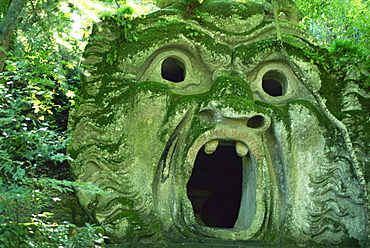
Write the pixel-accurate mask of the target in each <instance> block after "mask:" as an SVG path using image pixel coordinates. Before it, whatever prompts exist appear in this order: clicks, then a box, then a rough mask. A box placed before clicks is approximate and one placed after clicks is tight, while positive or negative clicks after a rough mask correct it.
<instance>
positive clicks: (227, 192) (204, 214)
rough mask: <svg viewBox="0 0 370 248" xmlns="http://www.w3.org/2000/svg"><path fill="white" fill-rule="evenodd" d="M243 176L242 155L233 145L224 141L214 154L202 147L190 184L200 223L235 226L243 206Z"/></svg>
mask: <svg viewBox="0 0 370 248" xmlns="http://www.w3.org/2000/svg"><path fill="white" fill-rule="evenodd" d="M247 156H248V155H247ZM242 175H243V162H242V158H241V157H239V156H238V155H237V154H236V152H235V145H234V144H226V145H222V144H221V145H219V146H218V147H217V149H216V151H215V152H214V153H213V154H206V153H205V152H204V149H203V148H202V149H200V151H199V152H198V155H197V158H196V160H195V163H194V168H193V172H192V175H191V177H190V179H189V181H188V184H187V194H188V198H189V200H190V201H191V204H192V206H193V211H194V216H195V220H196V222H197V224H199V225H202V226H207V227H221V228H233V227H234V226H235V223H236V221H237V219H238V214H239V210H240V206H241V195H242V185H243V181H242V180H243V179H242Z"/></svg>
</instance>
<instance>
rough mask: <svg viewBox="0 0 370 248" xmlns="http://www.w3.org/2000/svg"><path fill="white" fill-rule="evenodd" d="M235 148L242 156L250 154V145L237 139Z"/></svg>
mask: <svg viewBox="0 0 370 248" xmlns="http://www.w3.org/2000/svg"><path fill="white" fill-rule="evenodd" d="M235 150H236V154H238V156H240V157H244V156H245V155H247V154H248V147H247V146H246V145H245V144H244V143H243V142H240V141H237V142H236V143H235Z"/></svg>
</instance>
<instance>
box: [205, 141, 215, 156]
mask: <svg viewBox="0 0 370 248" xmlns="http://www.w3.org/2000/svg"><path fill="white" fill-rule="evenodd" d="M217 146H218V140H211V141H208V142H207V143H206V144H205V145H204V152H205V153H207V154H212V153H214V152H215V151H216V149H217Z"/></svg>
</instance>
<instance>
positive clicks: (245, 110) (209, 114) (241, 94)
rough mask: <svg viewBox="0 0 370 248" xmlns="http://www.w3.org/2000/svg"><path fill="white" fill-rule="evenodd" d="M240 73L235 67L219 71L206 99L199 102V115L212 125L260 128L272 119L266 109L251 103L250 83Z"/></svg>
mask: <svg viewBox="0 0 370 248" xmlns="http://www.w3.org/2000/svg"><path fill="white" fill-rule="evenodd" d="M219 74H220V73H219ZM239 75H240V73H238V72H235V71H223V72H222V73H221V74H220V75H218V76H219V77H217V79H216V80H215V81H214V83H213V85H212V88H211V89H210V91H209V93H208V95H209V98H208V99H209V101H208V102H204V103H203V105H202V106H201V108H200V110H199V113H198V118H199V119H200V120H201V121H203V122H207V123H212V124H215V125H222V126H227V127H229V128H236V129H245V128H247V129H253V131H254V132H258V133H259V132H263V131H265V130H266V129H267V128H268V127H269V126H270V123H271V118H270V117H269V113H268V112H267V111H266V110H264V109H263V108H262V107H261V106H259V105H256V104H255V103H254V101H253V95H252V91H251V89H250V87H249V85H248V84H247V82H246V81H245V80H244V79H243V77H240V76H239Z"/></svg>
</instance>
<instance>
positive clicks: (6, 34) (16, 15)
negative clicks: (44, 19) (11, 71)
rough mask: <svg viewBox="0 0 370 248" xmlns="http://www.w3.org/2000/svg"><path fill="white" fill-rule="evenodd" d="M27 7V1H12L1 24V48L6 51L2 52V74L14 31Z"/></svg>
mask: <svg viewBox="0 0 370 248" xmlns="http://www.w3.org/2000/svg"><path fill="white" fill-rule="evenodd" d="M25 5H26V0H11V2H10V4H9V7H8V9H7V10H6V12H5V14H4V17H3V19H2V20H1V23H0V46H2V47H3V48H5V50H1V51H0V72H2V71H3V70H4V67H5V58H6V56H7V54H6V51H8V50H9V48H10V43H11V41H12V38H13V34H14V30H15V28H16V27H17V25H18V23H19V22H20V20H21V12H22V10H23V8H24V6H25Z"/></svg>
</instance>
